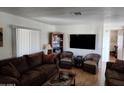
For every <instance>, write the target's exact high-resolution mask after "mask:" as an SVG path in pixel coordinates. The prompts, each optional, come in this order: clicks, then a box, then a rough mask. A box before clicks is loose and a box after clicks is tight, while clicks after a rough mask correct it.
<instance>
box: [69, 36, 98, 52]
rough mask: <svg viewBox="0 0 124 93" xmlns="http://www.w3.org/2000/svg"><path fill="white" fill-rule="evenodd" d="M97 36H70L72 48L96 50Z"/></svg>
mask: <svg viewBox="0 0 124 93" xmlns="http://www.w3.org/2000/svg"><path fill="white" fill-rule="evenodd" d="M95 41H96V35H95V34H78V35H77V34H70V48H78V49H91V50H94V49H95Z"/></svg>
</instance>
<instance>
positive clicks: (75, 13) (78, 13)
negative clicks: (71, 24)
mask: <svg viewBox="0 0 124 93" xmlns="http://www.w3.org/2000/svg"><path fill="white" fill-rule="evenodd" d="M73 14H74V15H76V16H79V15H82V13H81V12H74V13H73Z"/></svg>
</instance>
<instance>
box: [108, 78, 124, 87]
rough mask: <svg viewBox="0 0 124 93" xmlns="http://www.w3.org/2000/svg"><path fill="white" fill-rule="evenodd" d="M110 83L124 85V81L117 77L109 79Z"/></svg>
mask: <svg viewBox="0 0 124 93" xmlns="http://www.w3.org/2000/svg"><path fill="white" fill-rule="evenodd" d="M108 83H109V85H112V86H124V81H122V80H117V79H109V81H108Z"/></svg>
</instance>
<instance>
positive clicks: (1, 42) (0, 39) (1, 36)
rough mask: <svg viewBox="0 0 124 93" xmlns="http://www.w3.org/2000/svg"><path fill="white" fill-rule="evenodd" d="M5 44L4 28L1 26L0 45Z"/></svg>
mask: <svg viewBox="0 0 124 93" xmlns="http://www.w3.org/2000/svg"><path fill="white" fill-rule="evenodd" d="M2 46H3V29H2V28H0V47H2Z"/></svg>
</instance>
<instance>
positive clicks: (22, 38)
mask: <svg viewBox="0 0 124 93" xmlns="http://www.w3.org/2000/svg"><path fill="white" fill-rule="evenodd" d="M38 51H40V31H36V30H31V29H23V28H16V56H22V55H25V54H30V53H35V52H38Z"/></svg>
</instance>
